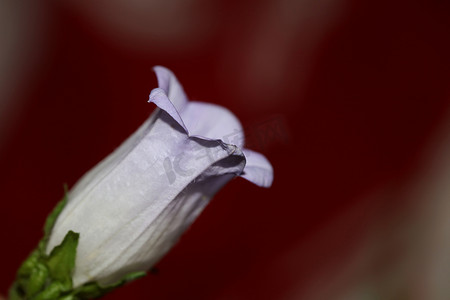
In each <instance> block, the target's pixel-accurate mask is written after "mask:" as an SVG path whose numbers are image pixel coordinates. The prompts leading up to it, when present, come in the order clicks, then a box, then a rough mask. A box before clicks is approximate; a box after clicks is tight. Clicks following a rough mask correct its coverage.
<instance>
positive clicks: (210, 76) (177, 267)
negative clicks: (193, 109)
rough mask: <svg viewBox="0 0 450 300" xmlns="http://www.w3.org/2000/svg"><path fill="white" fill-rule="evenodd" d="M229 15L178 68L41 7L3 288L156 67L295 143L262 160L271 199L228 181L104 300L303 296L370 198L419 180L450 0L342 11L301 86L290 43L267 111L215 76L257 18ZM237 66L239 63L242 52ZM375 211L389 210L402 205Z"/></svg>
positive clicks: (129, 124) (129, 114) (5, 211)
mask: <svg viewBox="0 0 450 300" xmlns="http://www.w3.org/2000/svg"><path fill="white" fill-rule="evenodd" d="M223 2H224V3H222V4H221V5H222V9H223V15H222V19H221V20H220V24H221V25H220V26H219V29H218V33H217V34H216V35H215V36H214V38H211V39H209V40H207V41H206V42H205V44H204V45H203V46H202V48H201V50H199V51H196V52H195V53H194V52H192V51H187V53H186V54H183V51H182V49H180V50H177V51H178V52H176V54H175V55H174V54H173V53H167V54H165V55H164V54H161V53H160V52H158V53H156V52H155V53H154V52H152V51H151V50H148V51H142V52H136V51H131V50H129V51H128V50H126V49H124V48H120V47H117V46H116V45H115V44H113V43H111V42H110V41H109V40H108V39H107V38H105V37H104V36H102V35H101V34H100V33H99V32H98V31H97V30H95V28H94V27H93V26H92V25H91V24H90V23H89V21H88V20H87V19H86V18H84V17H83V16H82V15H80V14H78V13H76V12H74V11H71V10H69V9H67V8H66V7H64V6H62V5H57V4H46V5H48V9H49V12H50V13H49V14H48V16H47V18H48V19H47V21H48V24H49V25H48V30H49V32H48V36H47V40H45V41H44V43H45V51H44V52H43V54H42V58H41V59H40V60H39V65H38V66H37V67H36V68H35V71H34V73H33V76H31V77H30V79H29V80H27V81H26V82H24V83H23V84H22V85H21V89H20V91H18V93H17V95H16V97H17V98H18V99H22V100H23V101H25V108H23V109H22V111H21V114H20V116H19V119H18V121H17V122H16V123H15V126H14V129H13V131H12V132H11V134H10V135H9V138H8V140H7V141H6V144H5V145H4V146H3V147H2V148H1V149H0V166H1V170H2V172H1V175H0V176H1V178H0V190H1V191H2V196H1V198H2V200H3V201H1V203H0V205H1V208H0V227H1V228H2V230H1V233H0V234H1V235H0V240H1V241H2V245H3V246H2V252H1V253H2V255H1V258H2V259H1V266H2V271H1V272H0V291H2V292H3V293H5V292H6V290H7V288H8V286H9V284H10V283H11V282H12V281H13V279H14V272H15V270H16V269H17V267H18V265H19V264H20V262H21V261H22V260H23V258H24V257H25V256H26V255H27V253H28V252H29V251H30V250H31V249H32V248H33V247H34V246H35V245H36V242H37V241H38V240H39V238H40V236H41V226H42V224H43V222H44V220H45V216H46V214H47V213H48V212H49V211H50V210H51V209H52V207H53V206H54V204H55V203H56V201H58V200H59V199H60V198H61V196H62V186H63V183H68V184H69V186H72V185H73V184H74V183H75V182H76V180H77V179H78V178H79V177H80V176H81V175H82V174H83V173H84V172H86V171H87V170H88V169H89V168H91V167H92V166H93V165H95V163H97V162H98V161H99V160H101V159H102V158H103V157H104V156H106V155H107V154H108V153H110V152H111V151H112V150H113V149H114V148H115V147H116V146H118V145H119V144H120V142H121V141H123V140H124V139H125V138H126V137H127V136H128V135H129V134H131V133H132V132H133V131H134V130H135V129H136V128H137V127H138V126H139V125H140V124H141V123H142V122H143V121H144V120H145V118H146V117H147V116H148V115H149V114H150V112H151V111H152V110H153V105H151V104H147V103H146V100H147V98H148V94H149V92H150V90H151V89H152V88H154V87H156V80H155V76H154V74H153V73H152V71H151V67H152V66H154V65H164V66H167V67H168V68H170V69H172V70H173V71H174V73H175V74H176V75H177V76H178V78H179V79H180V81H181V83H182V84H183V86H184V87H185V90H186V91H187V94H188V95H189V96H190V97H191V98H195V99H199V100H203V101H210V102H214V103H218V104H221V105H224V106H226V107H228V108H229V109H230V110H232V111H233V112H235V113H236V115H237V116H238V117H239V118H240V120H241V121H242V123H243V124H244V125H245V126H246V128H247V129H249V130H250V131H251V130H252V128H254V127H252V126H254V124H259V122H261V121H263V120H266V119H272V120H274V118H275V120H281V121H282V122H283V123H282V124H283V125H282V126H283V128H284V131H283V132H284V133H285V134H286V137H287V139H280V138H276V137H273V138H271V140H270V143H269V144H268V145H266V146H265V147H263V148H261V149H256V150H259V151H261V152H263V153H264V154H265V155H266V156H267V157H268V158H269V160H270V161H271V162H272V164H273V166H274V169H275V181H274V184H273V186H272V188H271V189H268V190H266V189H262V188H258V187H256V186H254V185H252V184H250V183H248V182H246V181H245V180H242V179H236V180H234V181H233V182H231V183H230V184H229V185H228V186H227V187H226V188H224V189H223V190H222V191H221V192H220V193H219V194H218V195H217V196H216V197H215V198H214V200H213V201H212V203H211V204H210V205H209V206H208V208H207V209H206V210H205V212H204V213H203V214H202V216H201V217H200V218H199V219H198V220H197V221H196V223H195V224H194V225H193V226H192V227H191V229H190V230H189V231H188V232H187V233H186V235H184V236H183V238H182V240H181V242H180V243H179V244H178V245H177V246H176V247H175V248H174V249H173V250H172V251H171V252H170V254H169V255H167V256H166V257H165V258H164V259H163V260H162V261H161V262H160V263H159V264H158V268H159V270H160V272H159V274H157V275H149V276H148V277H146V278H144V279H142V280H139V281H137V282H135V283H133V284H131V285H130V286H128V287H126V288H123V289H121V290H119V291H116V292H114V293H113V294H111V295H108V296H107V297H105V299H123V298H127V299H150V298H151V299H181V298H183V299H191V298H192V299H225V298H227V297H228V298H227V299H229V298H232V299H278V298H281V297H283V296H284V295H285V294H286V293H287V292H288V291H289V290H291V289H292V288H293V286H296V287H297V288H298V289H302V288H303V287H305V288H306V286H307V285H310V284H311V280H313V278H314V274H316V273H317V272H320V271H321V270H324V269H327V268H333V266H334V264H335V263H336V262H337V261H339V260H341V259H342V258H343V257H345V255H346V253H348V251H349V249H350V248H351V247H352V245H353V242H355V241H357V240H358V237H359V236H360V235H361V234H362V232H361V231H360V228H361V227H362V226H363V223H364V220H365V214H366V215H370V214H371V213H372V212H371V211H370V210H371V207H373V203H370V201H369V202H368V203H366V204H364V203H362V199H365V198H364V197H365V196H367V195H368V194H370V193H371V191H374V190H376V189H378V188H380V187H382V186H384V185H386V184H392V183H395V182H401V181H402V180H404V179H405V178H406V177H407V176H408V174H410V173H411V172H412V171H413V170H414V168H415V166H416V163H417V161H418V159H420V155H421V150H422V149H423V147H424V145H426V142H427V140H428V139H429V137H430V134H431V133H432V132H433V130H434V129H435V128H436V126H438V125H439V124H440V122H441V121H442V117H443V116H444V113H445V112H446V110H447V108H448V100H449V79H450V62H449V53H450V46H449V42H448V37H449V36H450V35H449V33H450V31H449V29H450V21H449V20H450V18H449V13H448V12H449V11H450V6H449V4H448V2H447V1H437V0H436V1H426V2H425V1H423V2H420V1H409V2H405V3H401V2H402V1H397V2H391V1H370V2H367V1H356V0H354V1H348V3H347V4H346V6H345V11H344V13H343V16H344V17H343V18H341V19H340V20H339V22H337V24H335V25H334V26H333V27H332V28H331V29H330V30H328V31H327V33H326V34H325V36H324V37H322V38H321V40H320V42H319V44H318V47H316V48H315V49H314V54H313V55H312V61H311V65H312V67H311V68H310V70H309V71H308V73H307V74H304V73H303V72H304V70H303V69H302V68H301V66H300V63H298V62H297V60H296V57H297V53H300V52H301V51H302V36H301V35H299V36H297V37H296V41H295V42H293V43H292V44H291V45H292V48H291V51H290V52H289V53H290V54H289V55H290V57H289V63H290V69H289V74H288V75H289V76H287V77H286V80H285V81H282V83H281V84H279V86H278V87H277V93H276V94H270V95H263V96H262V97H266V99H263V100H265V101H267V98H268V99H269V104H266V105H261V106H258V105H257V103H258V99H248V97H247V96H246V95H241V94H239V93H236V92H235V91H234V90H233V84H234V81H233V80H234V79H233V78H234V76H235V73H233V72H229V73H221V72H222V69H221V68H220V65H219V63H218V59H217V57H218V55H219V54H220V53H221V52H222V51H223V48H224V43H225V41H226V39H225V37H229V36H230V35H236V44H235V47H237V48H239V45H240V44H239V43H240V42H242V41H243V40H244V39H245V37H243V36H242V35H243V33H242V32H241V31H240V25H242V24H240V23H239V20H243V19H245V18H236V20H237V21H235V22H232V21H233V20H234V17H235V16H236V14H237V12H236V11H238V8H239V9H241V11H240V13H241V14H246V13H247V12H248V13H250V11H251V4H248V6H247V5H241V6H239V4H237V3H235V4H233V3H228V4H226V3H225V1H223ZM362 2H365V3H362ZM238 6H239V7H238ZM233 55H235V56H236V57H235V59H236V61H239V59H240V57H239V55H240V54H239V51H236V53H235V54H233ZM266 59H267V60H270V59H271V58H270V56H269V57H266ZM239 71H240V69H239V64H236V68H235V70H234V72H239ZM219 73H221V74H220V76H218V75H217V74H219ZM305 76H306V84H304V85H303V88H299V87H297V86H296V84H295V82H296V78H299V77H305ZM226 78H229V82H223V81H221V80H223V79H226ZM285 99H289V100H288V101H286V100H285ZM357 205H363V207H367V209H366V210H364V209H362V211H363V213H361V214H359V215H357V216H356V217H355V218H354V219H347V220H345V222H347V223H348V226H344V227H343V229H342V230H338V231H335V232H333V234H329V235H326V234H325V235H322V236H317V235H318V232H319V231H320V230H321V229H323V228H326V227H327V226H329V222H330V220H333V219H334V218H335V217H336V216H339V215H341V214H343V213H344V212H346V211H348V210H349V209H351V208H352V207H355V206H357ZM377 205H381V206H383V207H385V209H394V210H395V209H401V206H402V203H391V202H389V203H382V204H380V203H378V204H377ZM375 214H376V216H377V217H379V218H382V216H381V215H380V214H378V215H377V213H375ZM302 245H304V247H303V246H302ZM289 253H290V254H289ZM292 253H295V254H294V255H292ZM286 256H288V257H289V262H288V263H287V264H286V265H283V264H281V263H279V262H280V260H283V257H286Z"/></svg>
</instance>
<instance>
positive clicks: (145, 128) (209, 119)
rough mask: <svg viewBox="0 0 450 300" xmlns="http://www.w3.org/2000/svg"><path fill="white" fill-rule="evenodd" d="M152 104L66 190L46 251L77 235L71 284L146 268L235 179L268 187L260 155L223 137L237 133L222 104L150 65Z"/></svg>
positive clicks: (104, 280)
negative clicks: (193, 96) (190, 94)
mask: <svg viewBox="0 0 450 300" xmlns="http://www.w3.org/2000/svg"><path fill="white" fill-rule="evenodd" d="M154 70H155V72H156V75H157V78H158V84H159V88H155V89H154V90H152V91H151V94H150V99H149V102H153V103H155V104H156V105H157V106H158V108H157V109H156V110H155V111H154V112H153V113H152V115H151V116H150V117H149V118H148V119H147V120H146V121H145V122H144V124H143V125H142V126H141V127H140V128H139V129H138V130H137V131H136V132H135V133H134V134H133V135H132V136H131V137H129V138H128V139H127V140H126V141H125V142H124V143H123V144H122V145H121V146H120V147H119V148H118V149H116V150H115V151H114V152H113V153H112V154H110V155H109V156H108V157H106V158H105V159H104V160H103V161H102V162H100V163H99V164H98V165H97V166H95V167H94V168H93V169H92V170H90V171H89V172H88V173H86V174H85V175H84V176H83V177H82V178H81V179H80V180H79V181H78V182H77V183H76V184H75V186H74V187H73V188H72V189H71V191H70V192H69V193H68V202H67V204H66V206H65V207H64V209H63V210H62V212H61V214H60V215H59V217H58V219H57V221H56V223H55V226H54V227H53V230H52V232H51V235H50V239H49V242H48V244H47V249H46V251H47V253H50V252H51V251H52V249H53V248H54V247H55V246H57V245H59V244H60V243H61V241H62V240H63V239H64V237H65V235H66V234H67V232H68V231H70V230H72V231H74V232H77V233H79V234H80V236H79V241H78V248H77V256H76V260H75V270H74V274H73V278H72V280H73V286H74V288H76V287H78V286H81V285H83V284H85V283H87V282H98V283H99V284H101V285H108V284H111V283H113V282H116V281H118V280H120V279H121V278H122V277H123V276H125V275H126V274H128V273H130V272H135V271H146V270H148V269H149V268H151V267H152V266H153V265H154V264H155V263H156V262H157V261H158V260H159V259H160V258H161V257H162V256H163V255H164V254H165V253H166V252H167V251H168V250H169V249H170V248H171V247H172V246H173V245H174V244H175V243H176V241H177V240H178V238H179V237H180V235H181V234H182V233H183V232H184V231H185V230H186V229H187V228H188V226H189V225H190V224H191V223H192V222H193V221H194V220H195V219H196V218H197V216H198V215H199V214H200V212H201V211H202V210H203V209H204V208H205V206H206V205H207V204H208V202H209V201H210V199H211V198H212V197H213V196H214V194H215V193H216V192H217V191H218V190H219V189H220V188H221V187H222V186H224V185H225V184H226V183H227V182H228V181H230V180H231V179H232V178H234V177H235V176H242V177H244V178H246V179H247V180H250V181H252V182H254V183H256V184H257V185H260V186H265V187H269V186H270V185H271V183H272V178H273V171H272V167H271V165H270V163H269V162H268V161H267V159H266V158H265V157H264V156H263V155H261V154H259V153H256V152H253V151H250V150H247V149H244V148H243V143H244V141H243V138H240V139H235V140H236V141H235V142H234V144H229V143H226V142H224V141H223V139H224V137H225V136H227V135H229V134H232V133H234V132H239V133H240V134H241V135H242V127H241V125H240V123H239V120H238V119H237V118H236V117H235V116H234V115H233V114H232V113H231V112H229V111H228V110H227V109H225V108H223V107H220V106H217V105H213V104H207V103H202V102H194V101H188V100H187V97H186V95H185V93H184V91H183V89H182V87H181V85H180V84H179V82H178V80H177V79H176V77H175V76H174V75H173V74H172V73H171V72H170V71H169V70H167V69H165V68H163V67H155V69H154Z"/></svg>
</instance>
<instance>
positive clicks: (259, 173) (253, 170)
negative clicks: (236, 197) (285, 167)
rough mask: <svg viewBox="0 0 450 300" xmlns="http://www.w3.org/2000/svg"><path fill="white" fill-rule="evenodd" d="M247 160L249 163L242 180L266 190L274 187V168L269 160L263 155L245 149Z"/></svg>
mask: <svg viewBox="0 0 450 300" xmlns="http://www.w3.org/2000/svg"><path fill="white" fill-rule="evenodd" d="M244 154H245V159H246V161H247V163H246V165H245V168H244V171H243V173H242V174H241V177H242V178H245V179H247V180H248V181H250V182H252V183H254V184H256V185H258V186H261V187H265V188H269V187H271V186H272V182H273V167H272V165H271V164H270V162H269V160H268V159H267V158H266V157H265V156H264V155H262V154H261V153H258V152H255V151H252V150H249V149H244Z"/></svg>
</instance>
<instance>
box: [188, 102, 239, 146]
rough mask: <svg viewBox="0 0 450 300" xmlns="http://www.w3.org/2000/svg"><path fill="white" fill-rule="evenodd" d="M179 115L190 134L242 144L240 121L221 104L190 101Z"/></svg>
mask: <svg viewBox="0 0 450 300" xmlns="http://www.w3.org/2000/svg"><path fill="white" fill-rule="evenodd" d="M180 115H181V118H182V119H183V121H184V124H186V127H187V129H188V131H189V135H190V136H199V137H203V138H208V139H220V140H222V141H224V142H225V143H227V144H232V145H236V146H238V147H240V148H242V147H243V146H244V133H243V130H242V125H241V123H240V122H239V120H238V119H237V118H236V116H235V115H233V113H232V112H230V111H229V110H228V109H226V108H224V107H222V106H219V105H215V104H210V103H204V102H197V101H190V102H188V104H187V105H186V106H185V108H184V110H183V111H182V112H181V113H180Z"/></svg>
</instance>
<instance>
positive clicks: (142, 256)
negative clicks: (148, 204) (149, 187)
mask: <svg viewBox="0 0 450 300" xmlns="http://www.w3.org/2000/svg"><path fill="white" fill-rule="evenodd" d="M233 161H234V162H233ZM244 163H245V162H244V160H243V159H242V157H240V158H238V159H237V160H236V157H235V158H233V156H230V157H228V158H225V159H224V160H223V161H221V162H218V163H216V164H215V165H222V168H224V167H225V169H226V170H223V171H224V174H223V175H217V176H212V177H207V176H206V177H204V178H203V179H201V178H197V179H196V180H194V181H193V182H192V183H191V184H189V185H188V186H187V187H186V188H185V189H184V190H183V191H182V192H180V193H179V194H178V195H177V197H176V198H175V199H174V200H173V201H171V202H170V203H169V204H168V205H167V206H166V207H165V208H164V210H162V211H161V212H160V213H159V215H158V216H157V218H156V219H154V221H153V222H152V223H150V224H149V225H148V227H147V228H146V229H145V230H143V231H142V234H141V235H140V236H139V237H138V238H137V239H136V240H134V241H133V243H128V245H129V246H128V248H127V249H125V250H124V251H123V252H122V253H121V254H120V256H118V257H116V259H114V260H111V262H110V264H109V265H107V266H106V267H105V268H104V269H103V270H102V271H101V273H99V274H98V275H97V276H98V277H100V278H102V279H101V280H99V283H100V284H102V285H107V284H109V283H111V282H116V281H118V280H119V279H120V278H121V277H122V276H123V275H124V274H126V273H129V272H132V271H136V270H135V269H133V266H139V267H140V268H143V269H149V268H150V267H152V266H153V265H154V264H155V263H156V262H158V261H159V259H160V258H161V257H162V256H163V255H164V254H165V253H167V251H169V250H170V248H171V247H172V246H173V245H174V244H175V243H176V242H177V241H178V239H179V237H180V236H181V234H182V233H183V232H184V231H185V230H186V229H187V228H188V227H189V226H190V225H191V224H192V222H193V221H194V220H195V219H196V218H197V217H198V215H199V214H200V213H201V212H202V211H203V209H204V208H205V206H206V205H207V204H208V203H209V201H210V199H211V198H212V197H213V196H214V195H215V193H216V192H217V191H218V190H220V188H221V187H223V186H224V185H225V184H226V183H227V182H228V181H230V180H231V179H232V178H233V177H235V175H236V174H233V173H234V172H241V170H242V168H243V166H244ZM214 167H217V166H211V167H210V168H209V169H211V168H214ZM232 169H234V172H232V173H228V172H230V171H231V170H232ZM206 172H212V170H209V171H206ZM143 218H145V216H142V217H141V218H138V219H135V220H133V222H137V223H141V222H143ZM114 246H115V245H108V247H114ZM102 247H103V246H102ZM105 250H107V248H106V247H105ZM116 265H124V266H129V267H128V268H125V269H120V270H117V269H116V268H115V266H116ZM103 274H104V276H102V275H103Z"/></svg>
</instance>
